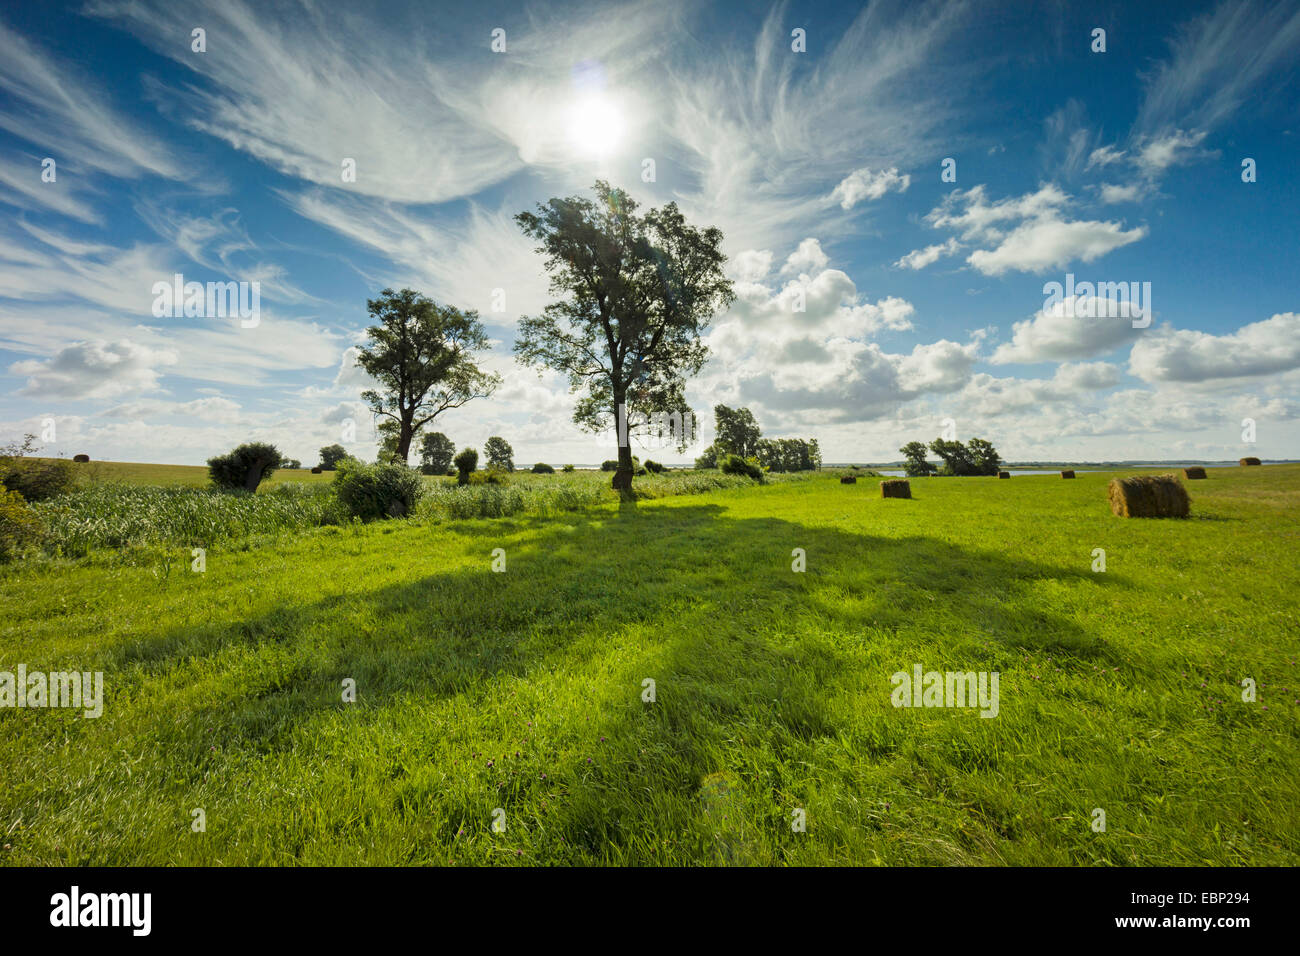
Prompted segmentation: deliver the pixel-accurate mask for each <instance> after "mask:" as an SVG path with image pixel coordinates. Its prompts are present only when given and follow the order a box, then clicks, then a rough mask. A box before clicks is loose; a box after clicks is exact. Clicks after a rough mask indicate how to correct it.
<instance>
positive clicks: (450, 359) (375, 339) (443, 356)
mask: <svg viewBox="0 0 1300 956" xmlns="http://www.w3.org/2000/svg"><path fill="white" fill-rule="evenodd" d="M366 309H367V311H368V312H369V313H370V317H371V318H372V319H374V320H375V324H374V325H372V326H370V327H369V328H367V329H366V344H365V345H363V346H362V347H361V349H360V350H359V351H358V353H357V365H358V366H359V367H361V368H363V369H365V371H366V373H367V374H368V375H370V377H371V378H373V379H375V380H376V381H378V382H379V388H377V389H369V390H367V391H365V392H363V393H362V395H361V397H362V398H363V399H365V401H366V402H367V403H368V404H369V405H370V410H371V411H372V412H373V413H374V414H375V415H376V416H378V417H380V418H382V419H384V423H383V425H386V426H388V430H387V431H386V432H385V435H386V437H388V436H390V435H391V436H392V437H393V446H392V450H391V453H390V454H391V456H392V457H393V458H395V459H397V460H399V461H401V462H403V463H404V462H405V461H406V460H407V457H408V456H409V454H410V450H411V441H412V439H413V438H414V437H415V436H416V435H418V434H419V433H420V429H421V428H423V427H424V426H425V425H427V424H428V423H429V422H431V421H433V419H434V418H436V417H437V416H438V415H440V414H442V413H443V412H445V411H447V410H448V409H451V408H460V407H461V406H462V405H464V404H466V403H467V402H470V401H472V400H473V399H475V398H485V397H487V396H488V395H491V394H492V393H493V392H494V391H495V390H496V388H497V386H498V385H500V384H501V377H500V376H499V375H489V374H488V373H486V372H484V371H482V370H481V369H480V368H479V367H478V365H477V364H475V358H474V356H475V353H477V352H481V351H483V350H485V349H487V348H488V338H487V334H486V333H485V332H484V331H483V325H482V323H481V322H479V319H478V313H477V312H475V311H473V310H469V311H465V312H462V311H461V310H460V309H457V308H456V307H455V306H441V305H438V304H437V303H436V302H433V301H431V300H429V299H427V298H425V297H424V296H423V295H421V294H420V293H419V292H416V291H415V290H414V289H402V290H401V291H400V292H394V291H393V290H392V289H384V290H383V291H382V292H380V293H379V297H378V298H376V299H370V300H368V301H367V302H366ZM381 431H384V428H383V427H382V426H381Z"/></svg>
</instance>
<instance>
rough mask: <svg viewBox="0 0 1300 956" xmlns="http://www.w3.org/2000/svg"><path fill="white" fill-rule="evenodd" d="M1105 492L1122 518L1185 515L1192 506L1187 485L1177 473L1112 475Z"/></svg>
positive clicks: (1112, 507) (1115, 511)
mask: <svg viewBox="0 0 1300 956" xmlns="http://www.w3.org/2000/svg"><path fill="white" fill-rule="evenodd" d="M1106 495H1107V497H1108V498H1109V499H1110V510H1111V511H1113V512H1114V513H1115V514H1117V515H1118V516H1119V517H1121V518H1186V517H1187V516H1188V515H1189V514H1190V513H1191V510H1192V499H1191V498H1189V497H1188V496H1187V489H1186V488H1184V487H1183V485H1182V482H1180V481H1179V480H1178V479H1177V478H1176V477H1175V476H1174V475H1136V476H1134V477H1132V478H1112V479H1111V480H1110V485H1109V487H1108V488H1107V489H1106Z"/></svg>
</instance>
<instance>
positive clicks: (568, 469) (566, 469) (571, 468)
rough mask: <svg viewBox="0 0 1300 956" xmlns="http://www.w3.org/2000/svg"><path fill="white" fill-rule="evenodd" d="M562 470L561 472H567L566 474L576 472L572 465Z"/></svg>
mask: <svg viewBox="0 0 1300 956" xmlns="http://www.w3.org/2000/svg"><path fill="white" fill-rule="evenodd" d="M560 470H561V471H565V472H569V471H574V470H576V469H575V468H574V467H573V466H572V465H565V466H564V467H563V468H562V469H560Z"/></svg>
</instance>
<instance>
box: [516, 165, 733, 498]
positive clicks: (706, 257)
mask: <svg viewBox="0 0 1300 956" xmlns="http://www.w3.org/2000/svg"><path fill="white" fill-rule="evenodd" d="M594 192H595V200H594V201H593V200H591V199H587V198H585V197H582V196H570V197H568V198H565V199H560V198H553V199H551V200H550V201H549V202H546V203H544V204H539V205H538V206H537V212H536V213H531V212H522V213H520V214H519V215H517V216H516V217H515V220H516V222H518V223H519V226H520V228H521V229H522V230H523V232H524V234H525V235H526V236H528V237H529V238H531V239H535V240H537V241H538V243H539V247H538V251H539V252H541V253H542V255H543V256H545V262H546V270H547V272H548V273H550V276H551V288H552V289H553V290H554V291H555V292H556V293H557V294H560V295H562V296H564V298H561V299H559V300H558V301H555V302H552V303H550V304H549V305H547V306H546V308H545V309H544V310H543V313H542V315H541V316H524V317H523V318H521V319H520V320H519V324H518V326H517V329H516V333H515V346H514V350H515V354H516V355H517V356H518V358H519V361H520V362H522V363H523V364H525V365H531V366H537V367H544V368H551V369H555V370H556V371H558V372H561V373H562V374H564V375H565V376H566V377H567V378H568V381H569V386H570V389H571V390H572V391H574V392H576V393H579V398H578V401H577V404H576V407H575V409H574V415H573V418H574V421H575V422H576V423H577V424H578V425H579V426H580V427H582V428H584V429H586V430H588V431H591V432H597V433H598V432H601V431H603V430H605V429H606V428H607V427H608V426H609V425H610V424H611V423H612V422H613V420H614V418H615V416H616V414H617V410H618V408H619V406H625V407H626V411H627V418H628V424H629V428H630V427H631V424H632V422H633V421H639V420H643V419H650V418H651V417H652V416H654V415H655V414H656V413H666V414H671V413H674V412H676V413H679V414H680V413H682V412H683V411H685V410H687V405H686V401H685V385H686V381H687V379H688V378H689V377H690V376H692V375H695V374H698V372H699V371H700V369H701V368H702V367H703V365H704V362H705V359H706V358H707V357H708V348H707V346H706V345H705V344H704V341H703V338H702V334H703V332H704V331H705V329H706V328H707V326H708V323H709V321H710V319H711V318H712V316H713V315H714V314H715V313H716V312H719V311H723V310H725V309H726V308H727V307H728V306H730V304H731V303H732V302H733V301H735V293H734V292H733V290H732V285H731V282H730V281H729V280H728V279H727V278H726V276H725V274H724V271H723V264H724V262H725V261H726V257H725V256H724V255H723V253H722V250H721V245H722V233H721V232H720V231H719V230H717V229H713V228H710V229H697V228H695V227H693V226H691V225H689V224H688V223H687V222H686V219H685V217H684V216H683V215H682V214H681V212H680V211H679V210H678V208H677V205H676V204H675V203H668V204H667V205H666V206H664V207H663V208H662V209H650V210H648V211H646V212H644V213H639V212H638V205H637V203H636V201H635V200H634V199H632V197H631V196H629V195H628V194H627V193H626V192H624V191H623V190H621V189H615V188H612V187H611V186H610V185H609V184H608V183H606V182H603V181H597V182H596V184H595V187H594ZM676 437H677V438H678V440H679V444H680V447H681V448H682V449H683V450H684V449H685V447H686V436H685V434H684V430H683V433H681V434H679V435H678V436H676ZM621 490H622V491H624V492H625V493H626V492H628V491H630V484H629V485H627V486H626V487H623V488H622V489H621Z"/></svg>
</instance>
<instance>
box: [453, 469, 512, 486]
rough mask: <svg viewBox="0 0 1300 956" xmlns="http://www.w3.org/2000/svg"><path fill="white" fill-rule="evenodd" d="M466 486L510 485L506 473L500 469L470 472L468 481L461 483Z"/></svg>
mask: <svg viewBox="0 0 1300 956" xmlns="http://www.w3.org/2000/svg"><path fill="white" fill-rule="evenodd" d="M463 483H464V484H467V485H505V484H509V483H510V479H508V478H507V477H506V473H505V472H504V471H502V470H501V469H500V468H488V469H487V470H486V471H471V472H470V473H469V477H468V479H467V480H466V481H465V482H463Z"/></svg>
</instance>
